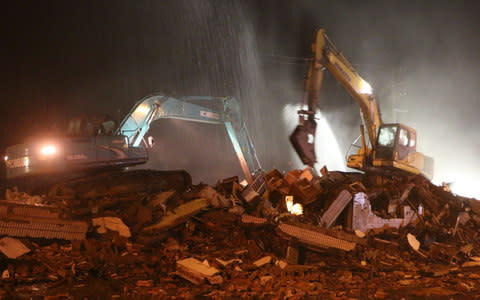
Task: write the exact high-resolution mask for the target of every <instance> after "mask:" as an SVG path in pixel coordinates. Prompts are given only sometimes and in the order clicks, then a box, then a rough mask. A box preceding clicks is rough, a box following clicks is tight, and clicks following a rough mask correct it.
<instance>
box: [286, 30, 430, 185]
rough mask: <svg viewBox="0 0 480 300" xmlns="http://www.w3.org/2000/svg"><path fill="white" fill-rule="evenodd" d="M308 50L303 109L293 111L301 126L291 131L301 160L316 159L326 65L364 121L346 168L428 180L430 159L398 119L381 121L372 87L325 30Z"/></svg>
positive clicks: (292, 141)
mask: <svg viewBox="0 0 480 300" xmlns="http://www.w3.org/2000/svg"><path fill="white" fill-rule="evenodd" d="M312 54H313V57H312V59H311V61H310V64H309V68H308V73H307V76H306V79H305V83H304V84H305V85H304V103H305V102H306V103H307V104H308V109H307V110H299V111H298V114H299V116H300V124H299V125H298V126H297V127H296V128H295V130H294V132H293V133H292V134H291V135H290V141H291V143H292V145H293V147H294V148H295V150H296V152H297V153H298V155H299V156H300V159H301V160H302V162H303V163H304V164H306V165H309V166H311V167H313V165H314V164H315V162H316V155H315V141H314V140H315V130H316V125H317V124H316V122H315V111H316V109H317V103H318V99H319V95H320V89H321V86H322V80H323V75H324V71H325V69H326V70H328V71H329V72H330V73H331V74H332V75H333V77H334V78H335V79H336V80H338V81H339V82H340V84H341V85H342V86H343V87H344V88H345V89H346V90H347V92H348V93H349V94H350V95H351V96H352V98H353V99H354V100H355V102H356V103H357V104H358V106H359V107H360V113H361V117H362V120H363V124H362V125H361V126H360V129H361V141H362V145H361V147H360V149H359V151H358V153H356V154H353V155H350V156H349V157H348V159H347V166H348V167H349V168H354V169H358V170H361V171H389V170H390V171H395V170H401V171H404V172H407V173H410V174H423V175H424V176H425V177H427V178H430V179H431V178H432V176H433V159H432V158H430V157H427V156H424V155H423V154H422V153H420V152H417V151H416V146H417V133H416V131H415V129H413V128H411V127H409V126H406V125H403V124H399V123H391V124H387V123H383V121H382V119H381V116H380V112H379V108H378V104H377V100H376V99H375V96H374V94H373V90H372V87H371V86H370V84H369V83H368V82H366V81H365V80H364V79H363V78H362V77H361V76H360V75H359V74H358V73H357V72H356V71H355V69H354V68H353V66H352V65H351V64H350V63H349V62H348V60H347V59H346V58H345V57H344V56H343V55H342V54H341V53H340V51H338V50H337V48H336V47H335V45H334V44H333V43H332V41H331V40H330V39H329V38H328V36H327V35H326V33H325V30H324V29H319V30H317V31H316V32H315V38H314V41H313V44H312ZM365 131H366V133H367V135H368V141H367V140H366V138H365Z"/></svg>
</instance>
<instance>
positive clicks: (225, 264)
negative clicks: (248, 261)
mask: <svg viewBox="0 0 480 300" xmlns="http://www.w3.org/2000/svg"><path fill="white" fill-rule="evenodd" d="M215 260H216V261H217V262H218V263H219V264H221V265H222V266H224V267H226V266H228V265H231V264H233V263H239V264H241V263H243V261H242V260H241V259H238V258H233V259H230V260H223V259H220V258H216V259H215Z"/></svg>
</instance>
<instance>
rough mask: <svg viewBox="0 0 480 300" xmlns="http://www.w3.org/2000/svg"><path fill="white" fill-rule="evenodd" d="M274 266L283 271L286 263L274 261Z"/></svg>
mask: <svg viewBox="0 0 480 300" xmlns="http://www.w3.org/2000/svg"><path fill="white" fill-rule="evenodd" d="M275 265H276V266H278V267H279V268H280V269H282V270H283V269H285V268H286V267H287V266H288V264H287V262H285V261H283V260H277V261H275Z"/></svg>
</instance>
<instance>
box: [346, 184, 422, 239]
mask: <svg viewBox="0 0 480 300" xmlns="http://www.w3.org/2000/svg"><path fill="white" fill-rule="evenodd" d="M404 215H405V218H392V219H383V218H380V217H379V216H377V215H376V214H375V213H373V211H372V207H371V205H370V201H369V200H368V198H367V195H366V194H365V193H357V194H355V197H354V200H353V213H352V229H353V230H360V231H362V232H364V233H366V232H368V231H369V230H371V229H382V228H400V227H401V226H405V225H407V224H409V223H410V222H411V221H413V220H414V219H415V218H416V214H415V212H413V211H412V210H411V209H410V207H408V206H405V207H404Z"/></svg>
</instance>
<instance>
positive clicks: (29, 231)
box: [0, 201, 88, 240]
mask: <svg viewBox="0 0 480 300" xmlns="http://www.w3.org/2000/svg"><path fill="white" fill-rule="evenodd" d="M87 230H88V224H87V223H86V222H83V221H74V220H66V219H61V218H60V209H59V208H58V207H52V206H45V205H42V206H33V205H26V204H23V203H20V204H19V203H13V202H8V201H0V235H8V236H17V237H32V238H46V239H66V240H82V239H85V235H86V233H87Z"/></svg>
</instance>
